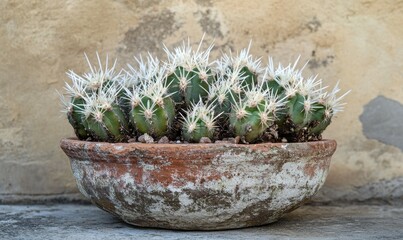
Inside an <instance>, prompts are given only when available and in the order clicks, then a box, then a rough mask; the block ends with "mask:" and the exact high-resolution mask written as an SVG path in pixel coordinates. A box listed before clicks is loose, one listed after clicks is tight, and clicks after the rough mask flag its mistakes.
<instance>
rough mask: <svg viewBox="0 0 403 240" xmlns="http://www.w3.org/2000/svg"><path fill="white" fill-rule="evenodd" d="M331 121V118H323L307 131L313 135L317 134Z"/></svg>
mask: <svg viewBox="0 0 403 240" xmlns="http://www.w3.org/2000/svg"><path fill="white" fill-rule="evenodd" d="M331 122H332V121H331V119H324V120H322V121H320V122H319V124H318V125H316V126H315V127H313V128H311V129H310V130H309V133H310V134H312V135H315V136H319V135H320V134H322V132H323V131H324V130H325V129H326V128H327V126H329V124H330V123H331Z"/></svg>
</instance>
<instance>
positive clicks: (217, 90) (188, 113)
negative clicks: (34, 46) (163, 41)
mask: <svg viewBox="0 0 403 240" xmlns="http://www.w3.org/2000/svg"><path fill="white" fill-rule="evenodd" d="M250 47H251V44H249V46H248V47H247V48H245V49H242V50H241V51H240V52H238V53H237V54H233V53H231V52H230V53H229V54H223V55H222V56H221V57H220V58H219V59H216V60H214V61H212V60H211V59H210V52H211V50H212V49H213V45H212V44H211V45H209V46H208V47H206V48H203V40H202V41H200V43H199V44H198V46H197V47H193V46H192V45H191V43H190V40H188V41H184V42H183V44H182V45H180V46H178V47H176V48H173V49H169V48H168V47H166V46H164V49H165V52H166V54H167V57H166V59H165V60H164V61H160V60H158V59H157V58H155V57H153V56H152V55H150V54H149V55H148V56H147V57H146V58H143V57H141V56H140V57H135V58H134V59H135V64H133V65H131V64H127V68H126V69H121V70H117V65H116V62H117V61H116V60H115V61H114V62H113V64H110V63H109V62H108V57H106V61H105V62H104V63H102V61H101V59H100V57H99V55H98V54H96V56H97V60H98V63H97V64H96V65H93V64H92V63H91V62H90V61H89V59H88V57H87V55H85V57H86V59H87V62H88V66H89V70H88V71H87V72H86V73H84V74H77V73H75V72H73V71H71V70H70V71H69V72H68V73H67V75H68V77H69V78H70V79H71V82H69V83H66V85H65V93H64V94H61V95H60V96H61V99H62V102H63V105H64V108H63V111H64V112H65V113H66V114H67V118H68V120H69V122H70V124H71V125H72V126H73V128H74V131H75V134H76V136H77V138H78V139H80V140H87V141H97V142H128V141H136V140H138V139H140V140H142V139H145V137H144V136H146V137H148V139H152V140H151V141H148V142H154V141H155V142H158V141H159V140H161V139H162V138H163V139H165V140H166V139H168V142H171V143H178V142H181V143H184V142H185V143H199V142H206V139H207V142H216V141H223V140H224V141H230V142H236V143H244V144H247V143H262V142H306V141H315V140H320V139H321V135H322V132H323V131H324V130H325V129H326V127H327V126H328V125H329V124H330V123H331V121H332V118H333V116H335V115H336V114H337V113H338V112H340V111H342V110H343V107H344V103H342V101H341V100H342V98H343V97H344V96H345V95H346V94H347V93H348V92H347V93H344V94H341V95H340V96H338V94H339V92H340V89H339V87H338V83H337V84H336V86H335V87H334V88H333V89H332V90H330V91H329V92H327V91H325V90H327V88H328V87H327V86H325V85H323V83H322V80H321V79H318V78H317V76H314V77H308V78H305V77H304V76H303V75H302V70H303V68H304V67H302V68H301V69H297V65H298V60H299V58H298V59H297V60H296V61H295V63H293V64H288V65H282V64H278V65H276V66H275V65H274V63H273V60H272V58H271V57H269V58H268V63H267V65H266V66H264V65H263V63H262V61H261V58H255V57H253V56H252V55H251V54H250ZM305 65H306V64H305ZM234 139H237V140H234Z"/></svg>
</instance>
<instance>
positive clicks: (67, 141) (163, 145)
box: [60, 137, 337, 149]
mask: <svg viewBox="0 0 403 240" xmlns="http://www.w3.org/2000/svg"><path fill="white" fill-rule="evenodd" d="M70 144H77V145H96V146H98V147H101V146H122V147H134V148H148V147H152V148H155V147H157V148H177V147H181V148H183V147H187V148H194V147H198V148H199V147H202V148H204V147H208V148H210V149H211V147H214V146H217V147H219V146H226V147H228V146H231V147H234V148H245V147H246V148H254V147H262V146H267V147H269V146H270V147H281V146H284V145H293V146H302V145H309V146H313V145H318V144H325V145H328V144H329V145H333V144H334V145H337V142H336V140H334V139H322V140H317V141H308V142H285V143H283V142H278V143H274V142H263V143H252V144H237V143H229V142H222V143H141V142H132V143H126V142H116V143H111V142H95V141H85V140H79V139H77V138H76V137H65V138H62V139H61V140H60V145H61V146H63V145H70Z"/></svg>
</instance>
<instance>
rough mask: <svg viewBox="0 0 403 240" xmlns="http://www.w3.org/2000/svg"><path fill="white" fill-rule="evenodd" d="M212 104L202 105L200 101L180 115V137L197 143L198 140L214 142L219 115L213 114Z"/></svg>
mask: <svg viewBox="0 0 403 240" xmlns="http://www.w3.org/2000/svg"><path fill="white" fill-rule="evenodd" d="M214 107H215V105H214V103H211V104H208V105H206V104H204V103H203V102H202V101H201V100H200V101H199V102H198V103H197V104H194V103H192V104H191V107H190V110H189V111H186V114H185V115H182V114H181V115H182V118H183V122H182V137H183V139H184V140H185V141H188V142H193V143H198V142H200V139H202V138H203V137H204V138H209V139H210V140H214V133H215V128H216V119H217V117H219V116H220V114H218V115H216V114H215V113H214Z"/></svg>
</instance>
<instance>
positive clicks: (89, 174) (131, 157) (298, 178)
mask: <svg viewBox="0 0 403 240" xmlns="http://www.w3.org/2000/svg"><path fill="white" fill-rule="evenodd" d="M61 147H62V149H63V150H64V152H65V153H66V154H67V155H68V156H69V157H70V160H71V167H72V170H73V173H74V176H75V178H76V180H77V185H78V188H79V190H80V191H81V193H82V194H84V195H85V196H86V197H87V198H89V199H91V201H92V202H93V203H94V204H96V205H97V206H98V207H100V208H102V209H103V210H105V211H107V212H110V213H112V214H114V215H116V216H118V217H120V218H122V219H123V220H124V221H125V222H127V223H130V224H133V225H136V226H144V227H158V228H170V229H202V230H215V229H231V228H242V227H249V226H258V225H263V224H267V223H271V222H274V221H276V220H278V219H279V218H280V217H281V216H282V215H283V214H285V213H287V212H289V211H292V210H293V209H295V208H297V207H298V206H300V205H301V204H302V203H303V202H304V200H306V199H308V198H309V197H311V196H312V195H314V194H315V193H316V192H317V191H318V190H319V188H320V187H321V186H322V185H323V183H324V181H325V178H326V176H327V173H328V169H329V164H330V158H331V156H332V154H333V153H334V151H335V149H336V142H335V141H333V140H324V141H318V142H307V143H288V144H287V143H263V144H251V145H242V144H143V143H116V144H112V143H98V142H85V141H78V140H73V139H63V140H62V141H61Z"/></svg>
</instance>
